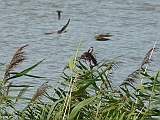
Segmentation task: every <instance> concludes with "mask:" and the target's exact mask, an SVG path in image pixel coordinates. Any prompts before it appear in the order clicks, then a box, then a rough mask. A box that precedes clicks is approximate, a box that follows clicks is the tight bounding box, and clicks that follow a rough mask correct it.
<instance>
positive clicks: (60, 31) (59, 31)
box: [57, 19, 70, 34]
mask: <svg viewBox="0 0 160 120" xmlns="http://www.w3.org/2000/svg"><path fill="white" fill-rule="evenodd" d="M69 22H70V19H69V20H68V22H67V24H66V25H65V26H64V27H63V28H62V29H60V30H58V31H57V33H58V34H61V33H62V32H63V31H64V30H65V29H66V28H67V26H68V24H69ZM64 32H67V31H64Z"/></svg>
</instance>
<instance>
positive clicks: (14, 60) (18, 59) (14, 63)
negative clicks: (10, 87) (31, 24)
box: [3, 44, 29, 85]
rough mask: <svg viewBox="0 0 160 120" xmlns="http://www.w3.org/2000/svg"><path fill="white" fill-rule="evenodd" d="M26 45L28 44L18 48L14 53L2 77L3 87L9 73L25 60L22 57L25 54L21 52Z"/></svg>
mask: <svg viewBox="0 0 160 120" xmlns="http://www.w3.org/2000/svg"><path fill="white" fill-rule="evenodd" d="M28 45H29V44H26V45H24V46H22V47H20V48H19V49H18V50H17V51H16V53H15V54H14V55H13V58H12V60H11V62H10V64H9V65H8V67H7V69H6V71H5V75H4V79H3V83H4V85H5V84H6V82H7V78H8V77H9V76H10V71H11V70H13V69H14V68H15V67H17V66H18V65H19V64H20V63H22V62H23V61H24V60H26V57H25V56H24V54H25V53H24V52H23V51H22V50H23V48H25V47H27V46H28Z"/></svg>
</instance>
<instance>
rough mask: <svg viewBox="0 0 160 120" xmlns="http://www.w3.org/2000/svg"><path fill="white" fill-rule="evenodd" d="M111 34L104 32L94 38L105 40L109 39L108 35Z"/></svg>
mask: <svg viewBox="0 0 160 120" xmlns="http://www.w3.org/2000/svg"><path fill="white" fill-rule="evenodd" d="M111 36H113V35H110V33H106V34H99V35H96V36H95V37H94V38H95V39H96V40H98V41H106V40H110V39H109V37H111Z"/></svg>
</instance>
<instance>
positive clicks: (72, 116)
mask: <svg viewBox="0 0 160 120" xmlns="http://www.w3.org/2000/svg"><path fill="white" fill-rule="evenodd" d="M96 97H97V96H94V97H91V98H88V99H85V100H83V101H82V102H80V103H79V104H78V105H76V106H75V107H74V108H73V110H72V111H71V114H70V116H69V119H68V120H73V118H74V117H75V116H76V115H77V113H78V112H79V110H80V109H81V108H82V107H84V106H85V105H88V104H90V103H91V102H93V100H94V99H95V98H96Z"/></svg>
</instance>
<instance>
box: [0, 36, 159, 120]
mask: <svg viewBox="0 0 160 120" xmlns="http://www.w3.org/2000/svg"><path fill="white" fill-rule="evenodd" d="M157 40H158V38H157ZM157 40H156V41H157ZM80 45H81V42H80V44H79V45H78V49H77V52H76V55H75V57H71V58H70V59H69V62H68V64H67V65H66V66H65V67H64V69H63V71H62V74H61V77H60V79H59V80H58V81H57V83H56V85H54V86H51V87H50V88H48V81H47V82H45V83H42V85H41V86H40V87H39V88H38V89H37V91H35V94H34V96H33V97H32V98H30V99H27V100H28V104H27V105H26V107H25V108H22V109H21V110H17V109H16V108H15V107H14V106H15V104H16V103H17V102H18V100H19V99H22V97H21V96H22V95H23V93H24V92H26V89H27V88H28V87H30V86H29V85H26V86H24V85H23V88H22V90H21V91H19V94H18V95H17V97H16V98H12V96H9V95H8V93H9V90H10V89H11V88H12V87H15V85H13V83H14V80H13V79H14V78H17V77H23V76H28V77H34V78H37V79H41V78H42V77H40V76H34V75H28V74H27V73H28V72H29V71H30V70H32V69H33V68H35V67H36V66H38V65H39V64H40V63H41V62H42V61H43V60H42V61H40V62H38V63H37V64H35V65H33V66H32V67H29V68H27V69H26V70H23V71H22V72H18V73H16V72H13V69H14V67H15V66H17V65H18V64H20V63H21V62H23V61H24V60H25V56H23V55H24V53H23V52H22V50H23V49H24V48H25V47H26V46H28V45H25V46H23V47H21V48H20V49H19V50H18V51H17V52H16V53H15V55H14V57H13V58H12V60H11V63H10V64H9V66H8V67H7V68H6V70H5V75H4V78H3V80H2V81H1V84H0V95H1V96H0V102H1V105H0V107H1V109H0V115H1V119H20V120H21V119H22V120H81V119H84V120H155V119H158V118H159V117H160V109H159V108H160V92H159V91H160V79H159V71H156V72H155V73H154V74H153V75H150V74H149V73H148V72H147V71H148V65H149V64H151V62H152V59H151V58H152V55H153V52H154V51H155V50H156V47H155V45H156V42H155V44H154V46H153V47H152V48H151V49H150V50H149V51H148V52H147V54H146V56H145V57H144V59H143V60H142V62H141V63H140V66H139V68H137V69H136V70H135V71H133V72H132V73H131V74H129V75H128V76H127V77H126V79H125V80H123V82H122V83H121V84H119V86H118V87H116V88H115V85H114V81H113V79H112V73H113V72H114V70H116V68H117V67H118V69H120V66H119V63H118V62H117V59H118V57H117V58H113V59H112V60H104V61H103V62H102V61H98V60H97V58H96V56H95V55H94V51H93V47H90V48H89V49H88V51H87V50H86V51H84V53H83V54H82V55H78V52H79V49H80ZM11 80H12V82H11ZM16 87H22V86H16ZM47 88H48V89H52V90H53V92H47V91H46V90H47ZM117 88H118V89H117ZM41 97H44V98H45V99H46V100H45V101H43V100H42V99H41ZM8 110H9V111H8Z"/></svg>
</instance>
